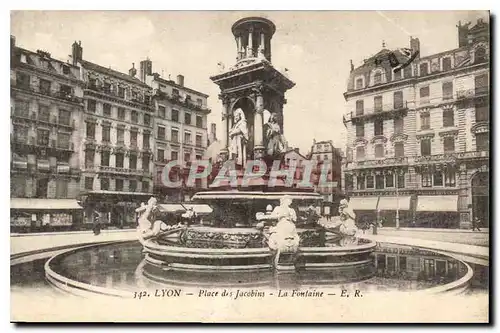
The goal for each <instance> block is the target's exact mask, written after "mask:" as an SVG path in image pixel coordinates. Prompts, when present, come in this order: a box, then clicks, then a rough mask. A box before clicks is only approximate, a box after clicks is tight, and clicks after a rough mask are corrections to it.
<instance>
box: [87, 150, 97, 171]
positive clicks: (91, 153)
mask: <svg viewBox="0 0 500 333" xmlns="http://www.w3.org/2000/svg"><path fill="white" fill-rule="evenodd" d="M94 157H95V151H94V150H90V149H89V150H86V151H85V167H86V168H93V167H94Z"/></svg>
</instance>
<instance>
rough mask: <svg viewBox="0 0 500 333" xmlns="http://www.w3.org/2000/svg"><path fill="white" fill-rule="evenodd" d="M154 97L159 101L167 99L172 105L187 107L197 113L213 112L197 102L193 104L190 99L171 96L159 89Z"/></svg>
mask: <svg viewBox="0 0 500 333" xmlns="http://www.w3.org/2000/svg"><path fill="white" fill-rule="evenodd" d="M154 97H156V98H159V99H166V100H168V101H170V102H172V103H175V104H177V105H181V106H186V107H188V108H190V109H192V110H195V111H202V112H210V111H211V110H210V109H209V108H207V107H206V106H203V105H199V104H198V103H196V102H193V101H191V100H189V99H185V100H183V99H182V97H181V96H180V95H169V94H167V93H166V92H163V91H161V90H159V89H157V90H156V91H155V93H154Z"/></svg>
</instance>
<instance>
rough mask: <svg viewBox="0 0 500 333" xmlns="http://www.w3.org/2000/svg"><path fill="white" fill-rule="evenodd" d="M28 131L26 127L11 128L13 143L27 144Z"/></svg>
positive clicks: (15, 126) (16, 126)
mask: <svg viewBox="0 0 500 333" xmlns="http://www.w3.org/2000/svg"><path fill="white" fill-rule="evenodd" d="M28 131H29V127H28V126H23V125H14V126H13V134H14V141H15V142H21V143H25V142H27V141H28Z"/></svg>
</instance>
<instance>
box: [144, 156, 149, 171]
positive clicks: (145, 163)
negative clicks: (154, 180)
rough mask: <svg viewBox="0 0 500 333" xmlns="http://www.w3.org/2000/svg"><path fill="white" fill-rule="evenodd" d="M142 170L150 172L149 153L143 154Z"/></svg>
mask: <svg viewBox="0 0 500 333" xmlns="http://www.w3.org/2000/svg"><path fill="white" fill-rule="evenodd" d="M142 170H143V171H145V172H149V155H148V154H144V155H142Z"/></svg>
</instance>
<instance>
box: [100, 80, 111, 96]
mask: <svg viewBox="0 0 500 333" xmlns="http://www.w3.org/2000/svg"><path fill="white" fill-rule="evenodd" d="M102 90H103V91H104V92H105V93H106V94H109V93H111V83H109V82H104V84H103V85H102Z"/></svg>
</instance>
